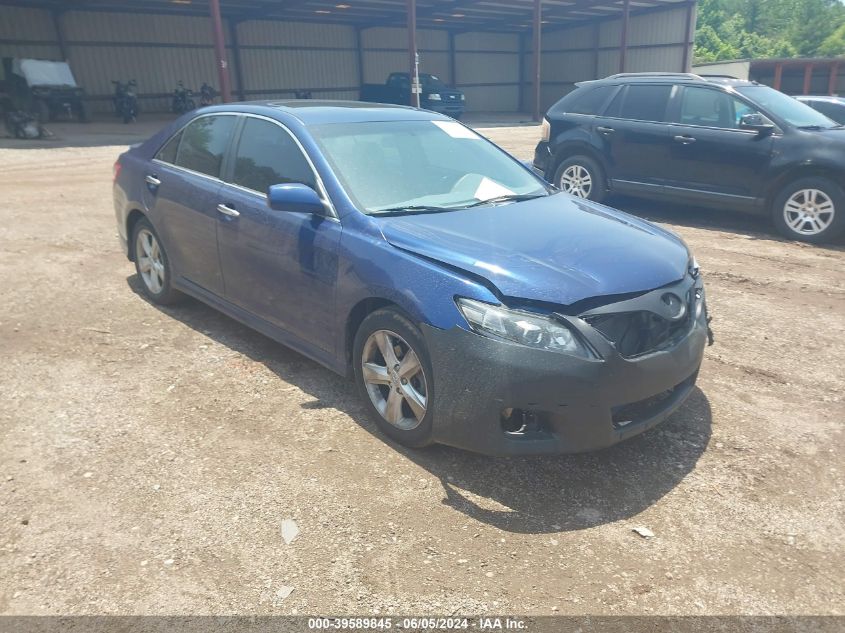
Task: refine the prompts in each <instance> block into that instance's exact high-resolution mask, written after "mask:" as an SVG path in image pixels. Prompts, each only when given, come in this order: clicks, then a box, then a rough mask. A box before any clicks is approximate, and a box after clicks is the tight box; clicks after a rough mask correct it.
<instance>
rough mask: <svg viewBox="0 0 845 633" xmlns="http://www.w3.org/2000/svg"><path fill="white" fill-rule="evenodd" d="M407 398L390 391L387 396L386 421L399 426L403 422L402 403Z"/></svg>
mask: <svg viewBox="0 0 845 633" xmlns="http://www.w3.org/2000/svg"><path fill="white" fill-rule="evenodd" d="M404 399H405V398H404V397H403V396H402V394H400V393H398V392H397V391H396V390H395V389H391V390H390V395H389V396H387V407H386V408H385V410H384V419H385V420H387V421H388V422H390V423H391V424H399V422H401V421H402V401H403V400H404Z"/></svg>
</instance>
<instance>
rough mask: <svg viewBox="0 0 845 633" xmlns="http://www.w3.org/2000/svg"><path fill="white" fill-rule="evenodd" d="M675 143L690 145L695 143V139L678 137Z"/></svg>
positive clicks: (692, 137)
mask: <svg viewBox="0 0 845 633" xmlns="http://www.w3.org/2000/svg"><path fill="white" fill-rule="evenodd" d="M675 142H676V143H681V144H682V145H690V144H692V143H695V137H694V136H676V137H675Z"/></svg>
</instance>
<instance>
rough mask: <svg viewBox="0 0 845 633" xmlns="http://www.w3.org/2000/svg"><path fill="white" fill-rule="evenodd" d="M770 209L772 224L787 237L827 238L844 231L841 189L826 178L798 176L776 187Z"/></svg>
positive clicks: (844, 207)
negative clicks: (780, 188) (796, 178)
mask: <svg viewBox="0 0 845 633" xmlns="http://www.w3.org/2000/svg"><path fill="white" fill-rule="evenodd" d="M771 212H772V220H773V221H774V224H775V227H776V228H777V229H778V231H779V232H780V233H781V234H783V235H784V236H786V237H788V238H789V239H793V240H799V241H802V242H810V243H813V244H818V243H822V242H827V241H830V240H832V239H834V238H835V237H837V236H838V235H841V234H842V232H843V231H845V191H843V190H842V187H840V186H839V185H838V184H836V183H835V182H833V181H832V180H828V179H827V178H823V177H809V178H801V179H800V180H796V181H794V182H791V183H790V184H788V185H787V186H786V187H784V188H783V189H782V190H781V191H780V193H779V194H778V195H777V196H776V197H775V199H774V202H773V203H772V208H771Z"/></svg>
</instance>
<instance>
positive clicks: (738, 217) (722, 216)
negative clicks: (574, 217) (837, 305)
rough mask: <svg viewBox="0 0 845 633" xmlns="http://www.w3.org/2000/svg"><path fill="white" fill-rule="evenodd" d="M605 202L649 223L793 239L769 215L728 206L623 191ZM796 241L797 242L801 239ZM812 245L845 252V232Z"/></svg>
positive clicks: (773, 239) (753, 237)
mask: <svg viewBox="0 0 845 633" xmlns="http://www.w3.org/2000/svg"><path fill="white" fill-rule="evenodd" d="M603 204H605V205H607V206H609V207H612V208H614V209H619V210H620V211H625V212H626V213H630V214H631V215H635V216H637V217H640V218H643V219H644V220H648V221H649V222H659V223H666V224H671V225H674V226H683V227H689V228H696V229H705V230H714V231H720V232H723V233H733V234H735V235H741V236H742V237H744V238H746V239H749V240H763V241H770V242H783V243H789V242H790V241H791V240H788V239H787V238H785V237H783V236H781V235H779V234H778V233H777V231H776V230H775V227H774V226H773V224H772V223H771V221H770V219H769V217H768V216H765V215H752V214H750V213H742V212H739V211H734V210H728V209H710V208H706V207H696V206H692V205H686V204H679V203H677V202H667V201H662V200H649V199H645V198H634V197H631V196H624V195H621V194H613V195H610V196H608V198H607V199H605V200H604V201H603ZM793 243H795V244H798V243H799V242H793ZM813 248H820V249H828V250H832V251H844V250H845V235H843V236H840V237H839V238H837V239H835V240H832V241H831V242H828V243H825V244H816V245H813Z"/></svg>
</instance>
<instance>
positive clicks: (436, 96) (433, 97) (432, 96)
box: [428, 92, 442, 101]
mask: <svg viewBox="0 0 845 633" xmlns="http://www.w3.org/2000/svg"><path fill="white" fill-rule="evenodd" d="M428 100H429V101H442V99H441V97H440V95H439V94H438V93H436V92H432V93H431V94H430V95H428Z"/></svg>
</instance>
